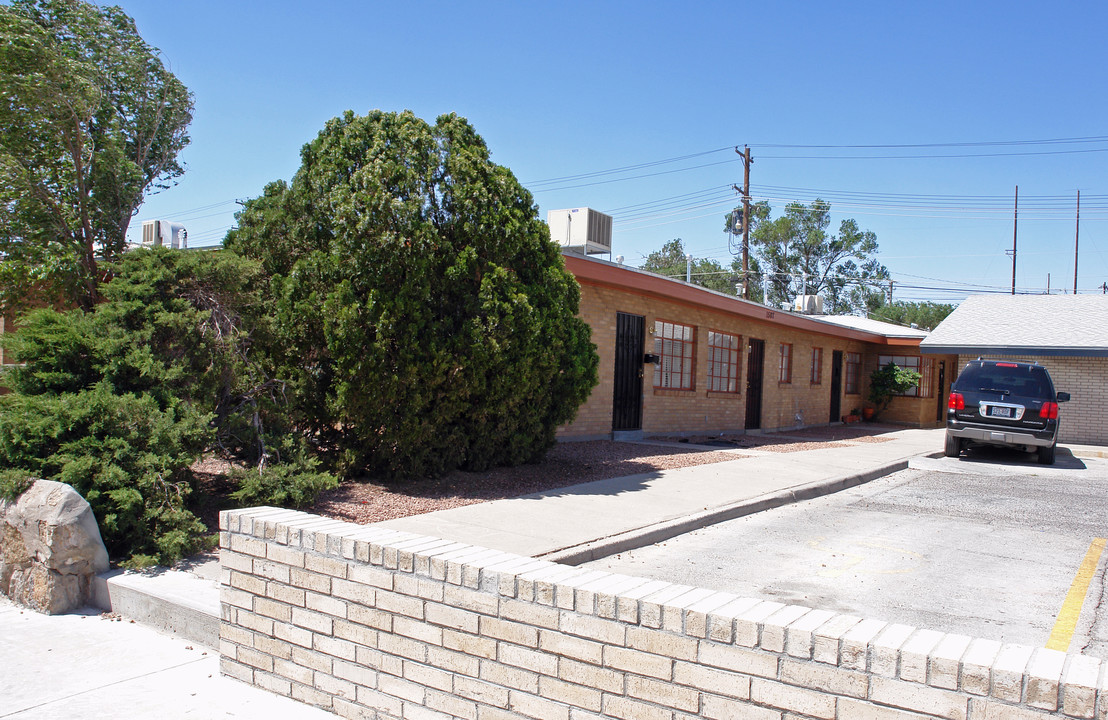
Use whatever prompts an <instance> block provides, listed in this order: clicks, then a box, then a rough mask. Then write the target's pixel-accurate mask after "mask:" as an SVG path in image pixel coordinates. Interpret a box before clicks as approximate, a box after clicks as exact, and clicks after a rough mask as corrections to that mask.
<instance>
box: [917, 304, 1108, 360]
mask: <svg viewBox="0 0 1108 720" xmlns="http://www.w3.org/2000/svg"><path fill="white" fill-rule="evenodd" d="M920 349H921V350H923V352H926V353H961V354H964V355H971V354H974V353H977V354H985V353H996V354H1008V355H1018V354H1028V355H1048V356H1051V355H1054V356H1057V355H1065V356H1097V357H1108V295H974V296H972V297H969V298H966V300H965V302H963V303H962V304H961V305H959V306H958V307H957V308H956V309H955V310H954V312H953V313H951V314H950V315H949V316H948V317H947V318H946V319H945V320H943V321H942V322H941V323H939V326H938V327H937V328H935V330H934V331H933V332H932V333H931V334H930V335H929V336H928V337H927V339H926V340H924V341H923V342H922V343H920Z"/></svg>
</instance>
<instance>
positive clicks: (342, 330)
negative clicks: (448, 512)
mask: <svg viewBox="0 0 1108 720" xmlns="http://www.w3.org/2000/svg"><path fill="white" fill-rule="evenodd" d="M301 159H302V163H301V166H300V169H299V170H298V171H297V173H296V175H295V176H294V177H293V179H292V182H291V183H290V184H285V183H272V184H270V185H268V186H267V187H266V188H265V194H264V195H263V196H262V197H260V198H257V199H255V200H251V201H249V202H247V203H246V207H245V208H244V209H243V211H242V212H241V213H240V214H239V215H238V226H237V228H235V229H233V230H232V231H231V232H230V233H229V234H228V236H227V238H226V241H225V243H224V246H225V247H226V248H229V249H231V250H233V251H234V252H237V253H241V254H244V255H247V256H250V257H253V258H257V259H259V260H261V262H262V264H263V266H264V267H265V268H266V270H267V272H269V273H270V274H271V285H272V288H273V293H274V296H275V305H276V324H275V333H276V334H275V338H276V340H275V342H274V344H273V349H272V353H273V356H274V357H275V358H277V360H278V363H279V364H278V369H279V371H280V372H281V374H282V376H283V377H287V378H288V380H289V383H290V385H289V392H288V394H289V396H290V397H291V398H294V405H295V411H296V412H295V414H294V421H295V422H296V423H297V424H298V427H299V428H300V429H301V431H302V432H303V433H304V434H305V435H306V436H307V437H308V438H310V439H311V441H312V442H313V443H315V444H317V446H319V447H320V448H321V450H322V451H323V453H324V455H325V456H326V457H329V458H331V459H333V460H335V461H336V464H337V465H338V467H340V468H341V469H342V470H343V471H344V472H345V473H346V474H348V475H356V474H360V473H371V474H381V475H389V476H397V477H423V476H429V475H436V474H440V473H443V472H446V471H449V470H453V469H455V468H458V467H461V468H466V469H474V470H479V469H484V468H487V467H490V466H492V465H507V464H517V463H521V462H526V461H529V460H534V459H537V458H538V457H540V456H541V455H542V454H543V453H544V452H545V451H546V450H547V449H548V448H549V447H551V446H552V445H553V443H554V438H555V431H556V429H557V427H558V426H559V425H561V424H563V423H566V422H568V421H570V420H572V419H573V417H574V415H575V414H576V412H577V408H578V406H579V405H580V404H581V403H582V402H583V401H584V400H585V398H586V397H588V394H589V392H590V391H591V389H592V387H593V385H595V384H596V382H597V364H598V362H599V361H598V358H597V355H596V349H595V346H593V344H592V342H591V341H590V339H589V336H590V333H589V327H588V325H587V324H585V323H584V321H582V320H581V319H580V318H578V317H577V316H576V313H577V308H578V301H579V292H580V291H579V288H578V285H577V283H576V281H575V279H574V277H573V275H572V274H570V273H569V272H568V271H567V270H566V269H565V266H564V263H563V260H562V256H561V253H560V252H559V250H558V247H557V246H556V245H555V244H554V243H552V242H551V241H550V231H549V228H548V227H547V226H546V224H545V223H543V222H542V221H541V220H540V219H539V217H538V209H537V207H536V206H535V204H534V200H533V198H532V196H531V194H530V193H529V192H527V190H526V189H524V188H523V186H522V185H520V184H519V182H518V181H517V180H516V178H515V177H514V176H513V175H512V173H511V171H510V170H508V169H507V168H505V167H501V166H499V165H496V164H494V163H493V162H491V160H490V159H489V150H488V147H487V146H486V145H485V142H484V141H483V140H482V139H481V137H480V136H479V135H478V134H477V133H476V131H475V130H474V129H473V127H472V126H471V125H470V124H469V123H468V122H466V121H465V120H464V119H463V118H460V117H458V116H456V115H453V114H451V115H443V116H441V117H439V118H438V120H437V121H436V123H435V124H434V125H430V124H429V123H426V122H424V121H423V120H421V119H419V118H417V117H416V116H415V115H413V114H412V113H411V112H404V113H386V112H381V111H373V112H371V113H369V114H368V115H365V116H356V115H355V114H354V113H352V112H347V113H345V114H344V115H343V116H342V117H338V118H334V119H332V120H330V121H329V122H328V123H327V125H326V126H325V127H324V129H323V130H322V131H321V132H320V134H319V136H318V137H317V138H316V139H315V140H313V141H312V142H311V143H309V144H307V145H305V146H304V148H303V150H302V151H301Z"/></svg>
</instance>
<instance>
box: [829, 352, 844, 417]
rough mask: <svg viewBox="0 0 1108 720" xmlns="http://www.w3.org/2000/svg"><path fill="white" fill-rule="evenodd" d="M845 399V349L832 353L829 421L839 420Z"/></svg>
mask: <svg viewBox="0 0 1108 720" xmlns="http://www.w3.org/2000/svg"><path fill="white" fill-rule="evenodd" d="M842 399H843V351H842V350H835V351H834V352H832V353H831V417H830V418H829V419H828V422H839V415H841V414H842Z"/></svg>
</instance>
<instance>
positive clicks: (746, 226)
mask: <svg viewBox="0 0 1108 720" xmlns="http://www.w3.org/2000/svg"><path fill="white" fill-rule="evenodd" d="M735 153H736V154H738V156H739V157H740V158H742V161H743V186H742V187H741V188H739V187H735V186H734V185H732V186H731V187H734V188H735V190H737V191H739V192H740V193H742V196H743V300H749V299H750V278H749V277H748V274H749V272H750V166H751V165H753V164H754V160H752V159H751V157H750V146H749V145H743V152H739V148H738V146H737V145H736V146H735Z"/></svg>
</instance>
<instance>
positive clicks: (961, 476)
mask: <svg viewBox="0 0 1108 720" xmlns="http://www.w3.org/2000/svg"><path fill="white" fill-rule="evenodd" d="M1028 457H1029V456H1025V455H1023V454H1020V453H1015V452H1011V451H1007V450H989V449H983V450H979V451H972V452H970V453H968V454H967V455H966V456H965V457H963V458H960V459H954V458H919V459H917V460H914V461H913V462H912V464H911V465H910V467H909V469H908V470H905V471H902V472H899V473H896V474H894V475H890V476H887V477H885V478H881V479H879V480H876V481H873V482H871V483H868V484H866V485H862V486H859V487H856V488H853V489H850V490H847V491H843V492H840V493H837V494H833V495H828V496H825V497H822V498H817V499H814V500H810V501H807V502H803V503H799V504H796V505H791V506H787V507H782V508H778V509H776V510H771V511H767V512H764V513H760V514H757V515H752V516H748V517H744V518H740V519H737V520H733V521H729V522H726V523H721V524H718V525H714V526H712V527H709V528H705V529H703V530H698V531H696V532H692V533H688V534H686V535H682V536H680V537H677V538H673V539H671V540H668V541H666V542H663V543H658V544H656V545H652V546H648V547H644V548H641V549H638V550H634V551H631V552H625V553H621V554H619V555H616V556H612V557H609V558H604V559H601V560H597V561H594V562H592V563H589V567H596V568H603V569H608V570H610V571H613V572H622V573H627V574H631V575H639V576H647V577H653V578H658V579H663V580H668V581H670V582H681V583H687V584H691V585H698V586H704V587H710V588H713V589H718V590H723V591H727V592H732V593H736V594H740V595H744V596H752V597H765V598H768V599H774V600H778V601H780V602H788V603H794V604H800V605H806V606H809V607H815V608H821V609H827V610H833V611H836V612H843V613H849V614H853V615H860V616H863V617H872V618H878V619H882V620H886V621H890V622H899V623H905V624H909V625H914V626H916V627H921V628H930V629H935V630H941V631H944V632H957V633H963V634H966V635H971V636H974V637H983V638H989V639H995V640H999V641H1002V642H1014V643H1020V644H1023V645H1031V646H1048V645H1049V646H1052V647H1059V649H1066V650H1069V651H1071V652H1085V653H1087V654H1091V655H1096V656H1098V657H1104V658H1108V620H1106V619H1105V618H1104V617H1102V616H1101V615H1100V614H1099V613H1100V608H1101V607H1102V606H1104V607H1105V608H1106V611H1108V603H1103V602H1102V601H1103V600H1104V599H1105V598H1104V595H1105V582H1104V579H1105V559H1106V557H1108V552H1099V550H1098V549H1097V548H1098V546H1099V547H1101V548H1102V547H1103V539H1104V538H1105V537H1108V460H1104V459H1083V458H1076V457H1074V456H1072V455H1070V454H1068V453H1065V452H1061V451H1060V452H1059V456H1058V460H1057V463H1056V464H1055V465H1054V466H1051V467H1047V466H1041V465H1037V464H1035V463H1033V462H1030V461H1029V460H1028ZM1067 618H1069V621H1068V623H1067ZM1067 624H1068V625H1069V627H1068V628H1067V627H1066V625H1067Z"/></svg>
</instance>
